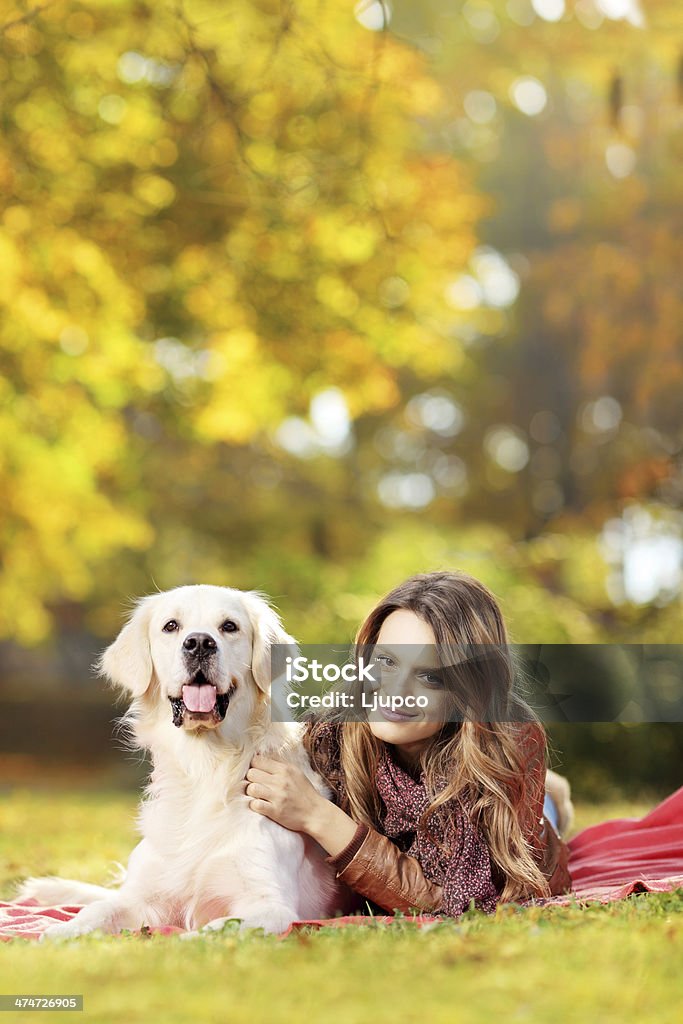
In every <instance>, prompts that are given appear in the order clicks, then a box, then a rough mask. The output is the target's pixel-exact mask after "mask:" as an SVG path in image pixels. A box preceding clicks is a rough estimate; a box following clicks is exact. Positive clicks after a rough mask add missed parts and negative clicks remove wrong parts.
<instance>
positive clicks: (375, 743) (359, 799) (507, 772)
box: [307, 571, 550, 901]
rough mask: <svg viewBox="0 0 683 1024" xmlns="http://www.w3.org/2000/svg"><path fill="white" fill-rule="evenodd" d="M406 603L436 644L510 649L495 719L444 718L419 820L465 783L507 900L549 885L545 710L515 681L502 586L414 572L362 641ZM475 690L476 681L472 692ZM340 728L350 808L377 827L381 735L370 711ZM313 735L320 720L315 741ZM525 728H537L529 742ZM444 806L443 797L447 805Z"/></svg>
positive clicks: (426, 757)
mask: <svg viewBox="0 0 683 1024" xmlns="http://www.w3.org/2000/svg"><path fill="white" fill-rule="evenodd" d="M399 609H404V610H407V611H412V612H414V613H415V614H416V615H417V616H419V617H420V618H421V619H422V620H423V621H425V622H426V623H427V624H428V625H429V626H431V628H432V631H433V633H434V637H435V641H436V644H437V649H439V647H440V646H442V645H443V648H445V649H449V648H451V647H452V645H454V644H455V645H465V646H466V647H467V645H473V646H474V647H475V648H476V647H477V645H485V644H488V645H495V646H496V649H497V650H498V651H499V652H503V656H502V657H498V658H497V659H496V662H495V664H496V669H495V676H496V684H495V685H496V693H495V704H496V714H495V717H494V716H491V717H494V720H491V721H481V720H478V719H477V718H476V717H475V718H472V717H470V716H465V717H463V719H462V721H447V722H444V724H443V726H442V728H441V729H440V730H439V731H438V732H437V733H436V734H435V735H434V736H432V737H431V738H430V740H429V741H428V743H427V744H426V745H425V747H424V748H423V750H422V751H421V754H420V767H421V769H422V772H423V778H424V782H425V785H426V788H427V792H428V794H429V797H430V803H429V806H428V807H427V809H426V811H425V813H424V815H423V817H422V821H421V823H420V824H421V826H424V827H426V828H428V827H429V819H430V818H431V817H432V815H433V814H434V812H436V811H437V808H440V807H442V805H446V804H448V803H449V801H452V800H456V799H457V798H458V795H459V794H461V793H463V794H464V795H466V797H467V802H468V803H469V806H470V807H471V816H472V820H473V824H474V825H475V826H476V827H477V828H478V829H479V830H480V831H481V833H482V835H483V836H484V839H485V841H486V842H487V845H488V848H489V853H490V856H491V861H492V867H493V870H494V875H495V876H497V883H498V886H499V889H500V898H501V900H502V901H511V900H515V899H526V898H528V897H529V896H531V895H534V896H547V895H549V894H550V889H549V886H548V883H547V880H546V878H545V876H544V875H543V873H542V871H541V870H540V868H539V866H538V864H537V863H536V860H535V859H534V856H533V852H532V851H533V846H532V841H531V836H532V832H533V829H534V828H535V827H536V826H537V822H536V821H535V820H534V815H533V808H534V806H536V804H537V801H538V799H539V797H540V794H539V793H538V792H531V790H532V788H533V780H534V779H536V780H538V778H539V777H541V778H544V776H545V772H544V771H542V770H541V767H542V768H543V769H544V768H545V766H546V763H547V739H546V734H545V729H544V728H543V725H542V724H541V722H540V721H539V720H538V717H537V716H536V715H535V713H534V712H533V710H532V708H531V707H529V705H528V704H526V702H525V701H524V699H523V698H522V696H521V695H520V694H519V693H518V692H517V690H516V689H515V684H516V679H517V678H518V676H517V672H516V669H515V664H514V662H513V660H512V657H511V655H510V653H509V652H510V650H511V649H510V647H509V644H510V640H509V637H508V632H507V628H506V626H505V622H504V619H503V615H502V613H501V610H500V608H499V606H498V603H497V601H496V599H495V597H494V595H493V594H492V593H491V591H490V590H489V589H488V588H487V587H486V586H484V584H483V583H481V582H480V581H479V580H477V579H475V578H474V577H473V576H470V575H469V574H468V573H465V572H462V571H452V572H430V573H421V574H419V575H416V576H411V577H410V578H409V579H407V580H406V581H405V582H404V583H401V584H400V585H399V586H398V587H396V588H395V589H394V590H392V591H391V592H390V593H389V594H387V596H386V597H385V598H384V599H383V600H382V601H380V602H379V604H378V605H377V606H376V607H375V608H374V609H373V610H372V611H371V612H370V614H369V615H368V616H367V618H366V619H365V621H364V622H363V624H362V625H361V627H360V629H359V630H358V633H357V636H356V646H357V648H359V647H360V648H368V647H372V646H374V644H375V643H376V642H377V638H378V636H379V632H380V629H381V627H382V624H383V622H384V621H385V619H387V618H388V616H389V615H391V614H392V612H394V611H397V610H399ZM443 648H442V649H443ZM489 682H490V680H489ZM475 690H476V686H475V687H472V686H470V692H475ZM488 696H490V686H489V687H488ZM506 719H507V720H506ZM340 733H341V743H340V746H341V751H340V753H341V766H342V771H343V775H344V784H345V790H346V796H345V800H344V803H345V804H346V807H345V809H346V810H348V813H349V814H350V815H351V816H352V817H353V818H354V819H355V820H357V821H362V822H364V823H365V824H367V825H370V826H371V827H373V828H379V827H380V826H379V819H380V812H381V805H380V797H379V794H378V792H377V787H376V784H375V781H374V779H375V772H376V769H377V765H378V762H379V757H380V754H381V751H382V747H383V741H382V740H380V739H378V738H377V737H376V736H374V735H373V733H372V732H371V730H370V726H369V724H368V723H367V721H360V722H354V721H351V722H349V721H347V722H345V724H344V725H343V727H342V729H341V730H340ZM314 737H315V725H313V726H312V729H311V733H310V735H309V741H308V742H307V746H308V747H309V749H312V747H313V746H314ZM525 737H526V739H529V738H531V740H532V742H531V745H530V746H529V745H528V743H526V742H525V741H524V738H525ZM532 758H534V759H536V763H535V765H533V764H532V763H531V760H532ZM539 760H540V761H541V762H542V766H541V765H539V763H538V761H539ZM318 767H319V768H320V767H322V766H318ZM444 779H445V780H447V781H446V784H445V785H444V782H443V780H444ZM446 810H447V808H446V807H443V811H442V812H441V813H443V812H444V811H446ZM435 820H436V819H435Z"/></svg>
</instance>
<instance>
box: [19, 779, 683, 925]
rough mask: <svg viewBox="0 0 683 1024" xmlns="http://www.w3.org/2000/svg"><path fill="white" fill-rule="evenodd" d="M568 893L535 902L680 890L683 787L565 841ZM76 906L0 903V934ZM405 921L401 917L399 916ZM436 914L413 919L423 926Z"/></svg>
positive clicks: (343, 921) (67, 913)
mask: <svg viewBox="0 0 683 1024" xmlns="http://www.w3.org/2000/svg"><path fill="white" fill-rule="evenodd" d="M568 845H569V850H570V857H569V870H570V873H571V876H572V880H573V888H572V892H571V893H569V894H567V895H565V896H552V897H550V898H549V899H545V900H532V901H529V903H530V904H531V903H533V904H534V905H536V906H538V905H541V906H553V905H559V906H563V905H567V904H570V903H573V902H575V901H577V902H579V903H585V902H588V901H591V900H597V901H599V902H600V903H608V902H610V901H611V900H620V899H624V897H626V896H630V895H631V894H632V893H638V892H671V891H672V890H674V889H683V786H682V787H681V788H680V789H677V790H676V792H675V793H672V794H671V796H669V797H667V798H666V800H663V801H662V802H661V803H660V804H658V805H657V806H656V807H655V808H653V810H651V811H650V812H649V814H646V815H645V816H644V817H643V818H614V819H612V820H610V821H604V822H602V823H601V824H599V825H591V826H590V827H589V828H584V829H583V830H582V831H581V832H578V833H577V834H576V835H575V836H574V837H573V838H572V839H570V840H569V843H568ZM79 910H80V907H77V906H65V907H37V906H36V905H35V903H34V901H27V902H26V903H2V902H0V939H3V940H9V939H15V938H19V937H23V938H27V939H37V938H38V937H39V936H40V935H41V933H42V932H43V931H44V930H45V929H46V928H47V927H48V926H49V925H50V924H51V923H53V922H54V921H67V920H69V919H70V918H72V917H73V916H74V915H75V914H77V913H78V911H79ZM396 920H398V919H396V918H392V917H380V918H377V917H374V918H372V917H335V918H330V919H329V920H323V921H295V922H294V924H292V925H290V927H289V928H288V929H287V931H286V932H283V934H282V936H281V938H284V937H285V936H286V935H289V934H290V933H291V932H292V931H294V930H296V929H298V928H301V927H303V926H305V925H309V926H310V925H313V926H314V927H319V928H321V927H323V926H329V927H333V928H340V927H344V926H345V925H348V924H356V925H372V924H373V922H378V921H379V922H382V923H387V924H388V923H390V922H392V921H396ZM400 920H404V919H400ZM437 920H438V918H434V917H428V916H422V917H416V918H414V923H415V925H416V926H417V927H424V925H426V924H430V923H432V922H434V921H437ZM180 931H182V929H181V928H174V927H172V926H170V925H168V926H166V927H163V928H152V929H147V930H146V934H150V933H154V934H157V935H171V934H173V933H175V932H180Z"/></svg>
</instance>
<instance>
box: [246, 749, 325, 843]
mask: <svg viewBox="0 0 683 1024" xmlns="http://www.w3.org/2000/svg"><path fill="white" fill-rule="evenodd" d="M246 780H247V781H246V787H245V790H244V791H245V793H246V795H247V796H248V797H251V799H250V800H249V806H250V808H251V809H252V811H258V813H259V814H264V815H265V816H266V817H267V818H272V819H273V821H277V822H278V824H279V825H284V827H285V828H288V829H291V830H292V831H293V832H309V833H310V832H311V831H312V830H313V828H314V822H315V821H316V817H317V815H316V811H318V812H319V811H320V809H321V805H323V804H326V803H327V802H328V801H327V800H325V798H324V797H323V796H321V795H320V793H319V792H318V791H317V789H315V788H314V787H313V786H312V785H311V783H310V782H309V781H308V779H307V778H306V776H305V775H304V773H303V772H302V771H301V769H300V768H297V767H296V765H293V764H288V763H287V762H285V761H279V760H277V759H276V758H273V757H266V756H265V755H264V754H255V755H254V757H252V759H251V767H250V768H249V770H248V771H247V774H246Z"/></svg>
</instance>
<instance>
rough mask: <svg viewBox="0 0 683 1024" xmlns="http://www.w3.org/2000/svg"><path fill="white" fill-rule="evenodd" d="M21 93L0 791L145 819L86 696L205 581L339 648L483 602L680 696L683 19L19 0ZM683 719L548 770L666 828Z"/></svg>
mask: <svg viewBox="0 0 683 1024" xmlns="http://www.w3.org/2000/svg"><path fill="white" fill-rule="evenodd" d="M0 88H1V90H2V108H3V111H2V135H1V137H0V372H1V378H0V488H1V489H2V501H1V504H0V543H1V548H2V550H1V559H2V574H1V576H0V635H1V636H2V642H1V643H0V671H1V681H0V777H1V778H2V779H3V780H4V781H5V783H6V784H10V785H13V784H18V783H24V782H32V781H34V780H41V781H43V782H44V781H46V780H50V779H52V780H55V781H63V780H64V779H65V778H67V777H68V778H70V779H74V780H78V781H79V782H81V783H87V782H91V783H92V784H99V780H101V779H105V778H106V779H108V780H110V781H111V780H114V781H115V782H116V784H121V785H123V786H131V787H132V786H136V785H138V783H139V781H140V779H141V778H142V775H143V773H144V768H145V766H144V763H143V762H142V761H141V760H139V759H135V758H133V759H131V757H130V755H126V754H125V753H124V752H123V751H122V750H121V749H120V748H119V747H118V746H117V744H116V742H114V741H113V740H112V739H111V729H112V718H113V716H114V714H115V713H116V709H115V708H114V706H113V698H112V695H111V693H110V692H108V691H107V689H106V687H105V686H104V684H102V683H101V682H100V681H97V680H96V679H95V678H94V676H93V674H92V671H91V668H90V666H91V664H92V662H93V660H94V658H95V657H96V655H97V654H98V653H99V651H100V650H101V649H102V648H103V647H104V646H105V645H106V644H107V643H108V642H110V641H111V639H113V637H114V635H115V634H116V633H117V632H118V629H119V628H120V625H121V623H122V621H123V616H124V615H125V613H126V610H127V609H128V608H129V607H130V602H131V600H132V599H133V598H135V597H136V596H139V595H142V594H145V593H149V592H151V591H154V590H155V589H157V588H160V589H165V588H169V587H173V586H177V585H180V584H184V583H195V582H207V583H216V584H224V585H229V586H235V587H240V588H247V589H249V588H259V589H262V590H264V591H265V592H267V593H268V594H269V595H270V596H271V597H272V599H273V600H274V602H275V604H276V605H277V607H278V608H279V610H280V612H281V613H282V615H283V618H284V621H285V623H286V626H287V628H288V629H289V630H290V632H292V633H293V634H294V635H295V636H297V638H298V639H299V640H301V641H302V642H304V643H323V642H324V643H332V642H339V641H341V642H346V641H348V640H349V639H351V637H352V636H353V634H354V632H355V629H356V627H357V626H358V624H359V623H360V621H361V620H362V618H363V617H364V616H365V614H366V613H367V612H368V611H369V609H370V608H371V607H372V605H373V603H374V602H375V601H376V600H377V599H378V598H379V597H380V596H381V595H383V594H384V593H385V592H386V591H387V590H388V589H389V588H391V587H392V586H394V585H395V584H396V583H398V582H399V581H401V580H402V579H403V578H405V577H406V576H407V575H408V574H410V573H413V572H417V571H425V570H430V569H439V568H461V569H465V570H467V571H469V572H471V573H473V574H475V575H476V576H479V577H480V578H481V579H483V580H484V581H485V582H486V583H487V584H488V585H489V586H490V587H491V588H492V589H493V591H494V592H495V593H496V594H497V595H498V597H499V598H500V600H501V603H502V606H503V609H504V611H505V613H506V615H507V617H508V621H509V624H510V631H511V636H512V639H513V640H515V641H516V642H520V643H529V644H562V643H573V644H610V643H620V644H633V645H639V644H650V645H660V646H659V647H658V650H660V651H661V652H663V653H662V655H661V658H660V659H659V660H660V661H661V662H663V664H664V668H663V669H662V670H661V671H658V672H657V673H655V674H650V673H649V672H642V671H640V670H639V669H638V665H640V662H638V659H637V658H636V659H635V661H634V662H633V663H632V664H625V665H624V666H623V667H622V669H620V670H619V671H622V670H623V672H625V673H627V674H628V673H633V672H635V673H636V677H637V678H636V679H635V682H634V684H633V685H634V686H640V687H653V686H654V687H656V688H658V689H657V693H658V700H659V705H658V706H659V707H663V708H664V709H666V707H667V700H668V701H669V703H671V701H673V700H674V699H676V693H680V689H677V687H678V688H679V687H680V678H681V671H682V670H681V662H680V660H677V657H676V655H675V653H674V649H673V648H671V649H668V648H667V647H666V645H668V644H677V643H679V642H680V640H681V624H682V601H681V586H682V580H683V513H682V511H681V505H682V500H683V401H682V400H681V394H682V388H683V341H682V338H681V324H682V323H683V289H682V288H681V274H680V268H681V265H682V262H683V252H682V246H681V239H682V238H683V223H682V222H683V212H682V210H683V207H682V205H681V181H682V176H681V156H682V155H683V132H682V127H683V7H682V6H681V4H680V2H679V0H490V2H489V0H465V2H462V0H420V3H416V2H411V0H392V2H391V3H389V2H379V0H362V2H360V3H358V4H356V5H355V6H354V2H353V0H326V2H325V3H321V2H320V0H296V2H290V0H232V2H231V3H229V4H226V3H225V2H224V0H176V2H174V3H169V4H163V3H162V4H159V3H153V2H151V0H116V2H114V0H91V2H77V0H47V2H43V3H39V2H34V0H26V2H12V0H5V3H4V4H3V5H2V11H1V13H0ZM667 650H670V651H671V653H670V654H667ZM636 662H638V664H636ZM598 675H599V674H598ZM655 676H656V678H655ZM121 711H122V708H121V707H120V708H119V709H118V713H120V712H121ZM674 717H675V716H674V715H671V714H670V715H667V714H666V713H663V714H662V715H661V718H662V719H663V721H660V722H657V723H656V724H644V723H642V722H640V723H639V722H638V717H637V715H635V714H634V712H633V709H632V708H631V710H630V711H629V709H628V708H625V710H624V714H623V716H622V721H620V722H616V723H599V724H593V725H591V724H588V725H576V724H571V725H562V726H552V727H551V728H550V730H549V731H550V735H551V741H552V745H553V748H554V750H555V751H556V753H555V756H554V763H555V766H556V767H558V769H559V770H560V771H563V772H566V773H567V774H568V775H569V776H570V779H571V781H572V784H573V786H574V789H575V793H576V794H577V795H578V796H579V797H581V796H583V797H586V798H596V797H603V796H617V795H619V794H634V795H635V794H642V793H647V794H650V795H651V796H652V797H653V798H654V797H655V796H658V795H662V796H663V795H665V794H666V793H668V792H670V790H671V789H672V788H675V787H677V786H678V785H680V784H681V782H683V778H682V775H683V773H682V771H681V765H682V764H683V725H681V724H680V715H679V716H678V722H676V721H672V720H671V719H672V718H674Z"/></svg>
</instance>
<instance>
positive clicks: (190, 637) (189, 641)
mask: <svg viewBox="0 0 683 1024" xmlns="http://www.w3.org/2000/svg"><path fill="white" fill-rule="evenodd" d="M183 647H184V648H185V650H186V651H189V653H190V654H199V655H200V656H201V655H202V654H213V652H214V651H215V650H216V641H215V640H214V638H213V637H212V636H210V635H209V634H208V633H188V634H187V636H186V637H185V639H184V640H183Z"/></svg>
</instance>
